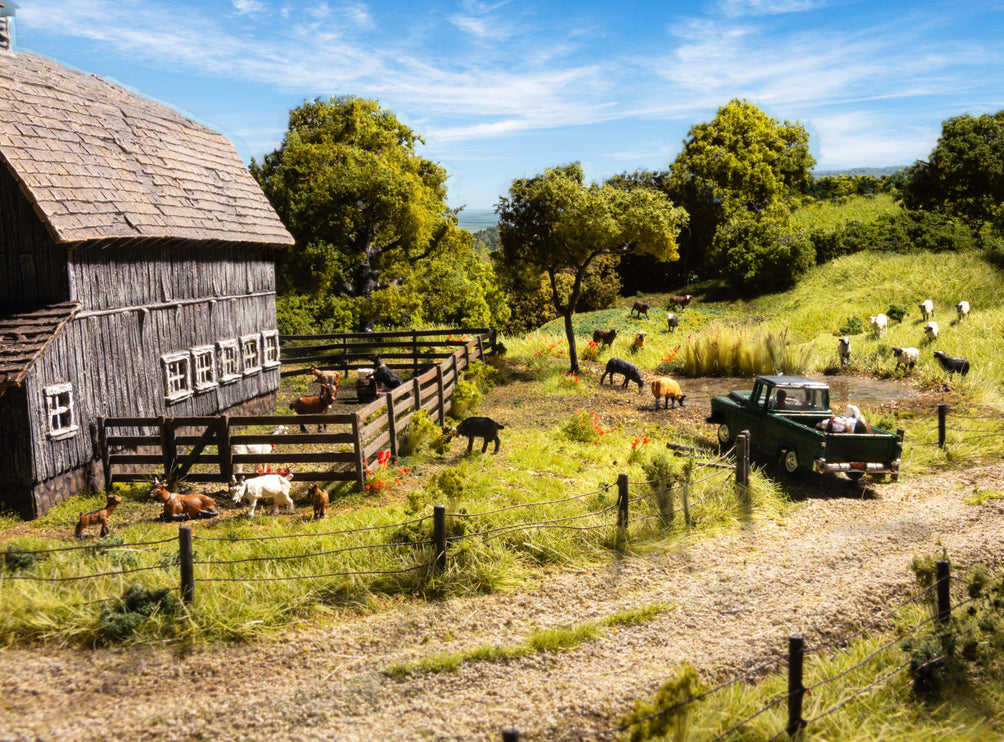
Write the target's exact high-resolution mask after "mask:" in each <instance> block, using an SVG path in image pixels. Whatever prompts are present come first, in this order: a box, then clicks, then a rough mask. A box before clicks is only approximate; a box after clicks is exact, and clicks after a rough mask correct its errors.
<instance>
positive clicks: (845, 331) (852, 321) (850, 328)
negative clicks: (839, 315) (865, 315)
mask: <svg viewBox="0 0 1004 742" xmlns="http://www.w3.org/2000/svg"><path fill="white" fill-rule="evenodd" d="M864 331H865V323H864V322H862V321H861V318H860V317H848V318H847V321H846V322H844V324H842V325H840V334H841V335H860V334H861V333H862V332H864Z"/></svg>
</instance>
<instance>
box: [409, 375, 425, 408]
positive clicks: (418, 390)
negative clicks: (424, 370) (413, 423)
mask: <svg viewBox="0 0 1004 742" xmlns="http://www.w3.org/2000/svg"><path fill="white" fill-rule="evenodd" d="M411 385H412V387H413V390H412V391H413V393H414V395H415V412H418V411H419V410H420V409H422V385H421V384H420V383H419V381H418V377H417V376H416V377H415V378H413V379H412V380H411Z"/></svg>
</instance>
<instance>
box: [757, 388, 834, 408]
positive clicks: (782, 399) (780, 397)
mask: <svg viewBox="0 0 1004 742" xmlns="http://www.w3.org/2000/svg"><path fill="white" fill-rule="evenodd" d="M767 406H768V407H769V408H770V409H773V410H794V411H798V412H821V411H823V410H826V409H827V406H826V402H825V401H824V399H823V390H822V389H801V388H797V387H794V388H792V387H789V388H785V389H771V391H770V395H769V397H768V399H767Z"/></svg>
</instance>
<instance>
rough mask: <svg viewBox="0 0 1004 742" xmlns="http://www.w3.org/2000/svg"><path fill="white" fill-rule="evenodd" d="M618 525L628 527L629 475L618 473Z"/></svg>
mask: <svg viewBox="0 0 1004 742" xmlns="http://www.w3.org/2000/svg"><path fill="white" fill-rule="evenodd" d="M617 527H618V528H619V529H621V530H625V529H627V527H628V475H627V474H618V475H617Z"/></svg>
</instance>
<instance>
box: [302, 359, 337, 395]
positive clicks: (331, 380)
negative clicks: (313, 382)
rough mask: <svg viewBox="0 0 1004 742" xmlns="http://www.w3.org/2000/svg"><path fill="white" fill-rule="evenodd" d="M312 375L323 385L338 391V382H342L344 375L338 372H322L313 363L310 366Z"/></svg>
mask: <svg viewBox="0 0 1004 742" xmlns="http://www.w3.org/2000/svg"><path fill="white" fill-rule="evenodd" d="M310 373H312V374H313V375H314V376H316V377H317V380H318V381H319V382H321V383H322V384H327V385H328V386H331V387H334V388H335V389H338V382H339V381H341V380H342V375H341V374H340V373H338V372H337V371H322V370H321V369H319V368H318V367H317V366H315V365H314V364H313V363H312V364H310Z"/></svg>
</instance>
